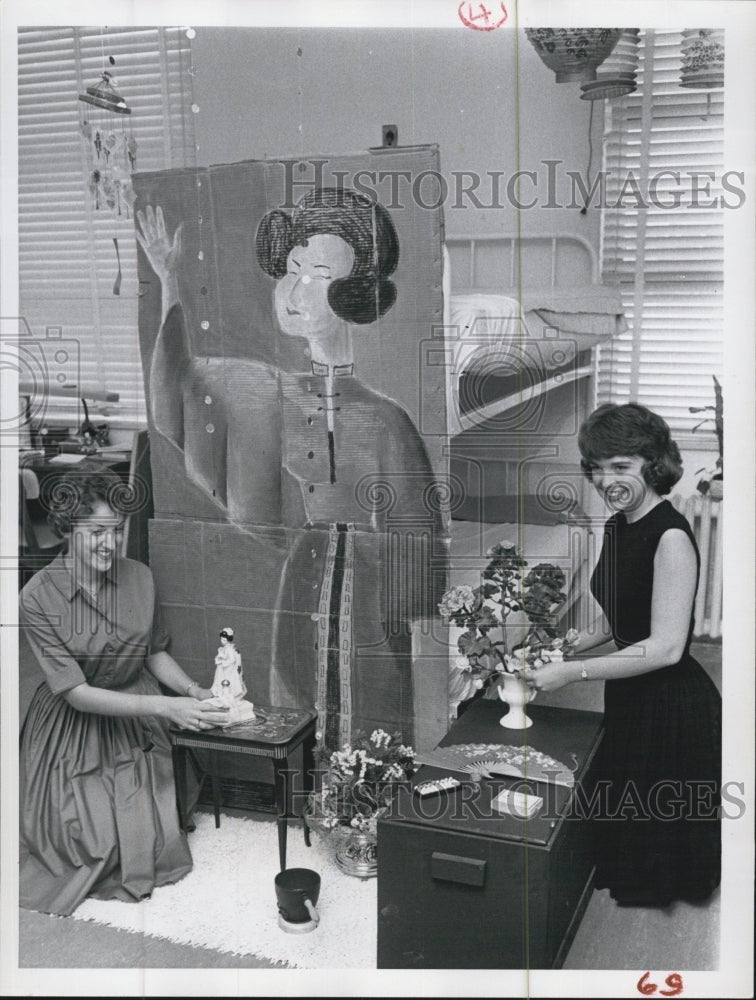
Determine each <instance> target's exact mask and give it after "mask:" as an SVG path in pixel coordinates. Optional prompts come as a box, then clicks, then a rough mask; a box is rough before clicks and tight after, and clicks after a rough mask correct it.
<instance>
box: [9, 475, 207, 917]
mask: <svg viewBox="0 0 756 1000" xmlns="http://www.w3.org/2000/svg"><path fill="white" fill-rule="evenodd" d="M123 491H124V485H123V483H122V482H121V480H120V479H119V477H118V476H116V475H115V474H114V473H111V472H103V471H102V470H101V468H97V469H96V470H92V469H89V468H87V466H86V465H85V464H84V463H83V464H82V465H81V466H79V467H78V468H77V469H76V471H75V472H71V473H69V474H68V475H67V476H65V477H63V478H62V480H61V481H60V482H59V483H57V484H56V487H55V489H54V490H53V491H52V497H51V507H52V512H51V515H50V517H51V521H52V522H53V524H54V526H55V527H56V529H57V530H58V531H59V533H60V534H61V535H62V536H63V537H64V538H66V539H67V541H68V550H67V552H66V553H64V554H63V555H60V556H59V557H58V558H57V559H55V560H54V561H53V562H52V563H50V565H49V566H46V567H45V568H44V569H43V570H41V571H40V572H39V573H37V574H36V576H34V577H32V579H31V580H30V581H29V583H28V584H27V585H26V586H25V587H24V589H23V590H22V592H21V595H20V599H19V612H20V624H21V628H22V635H23V638H24V640H25V643H26V645H27V648H28V649H29V650H30V651H31V654H32V657H33V660H34V661H35V663H36V666H37V667H38V668H39V669H40V670H41V671H42V674H43V675H44V678H45V679H44V683H42V684H41V685H40V686H39V688H38V689H37V691H36V693H35V695H34V697H33V699H32V702H31V705H30V706H29V711H28V713H27V716H26V720H25V722H24V725H23V729H22V733H21V751H20V769H21V773H20V804H21V835H20V896H19V898H20V902H21V905H22V906H24V907H27V908H28V909H34V910H42V911H44V912H47V913H57V914H61V915H66V914H70V913H71V912H73V910H74V909H75V908H76V907H77V906H78V905H79V903H80V902H82V900H84V899H85V898H86V897H87V896H96V897H98V898H100V899H125V900H138V899H142V898H144V897H146V896H149V894H150V893H151V891H152V889H153V888H154V886H156V885H163V884H165V883H168V882H176V881H178V879H180V878H182V877H183V876H184V875H185V874H186V873H187V872H189V871H190V870H191V867H192V859H191V856H190V854H189V848H188V845H187V842H186V837H185V835H184V834H183V833H182V832H181V831H180V830H179V824H178V817H177V813H176V803H175V791H174V783H173V771H172V765H171V749H170V742H169V739H168V732H167V724H168V723H174V724H175V725H178V726H182V727H185V728H190V729H195V730H198V729H205V728H210V727H211V726H213V725H216V724H218V723H220V722H222V721H223V720H224V717H225V712H224V711H223V710H219V709H217V708H214V707H210V706H209V705H208V704H207V703H208V701H209V699H210V698H211V697H212V693H211V692H210V691H205V690H203V689H201V688H199V687H198V686H197V685H195V684H193V682H192V680H191V678H189V677H188V676H187V675H186V674H185V673H184V671H183V670H182V669H181V668H180V667H179V665H178V664H177V663H176V661H175V660H173V658H172V657H171V656H170V655H169V654H168V652H167V648H168V644H169V637H168V635H167V633H166V632H165V630H164V629H163V627H162V624H161V621H160V616H159V612H158V604H157V599H156V594H155V587H154V584H153V582H152V575H151V573H150V571H149V569H148V568H147V567H146V566H144V565H143V564H142V563H138V562H133V561H132V560H129V559H122V558H120V556H119V555H118V540H119V536H120V533H121V531H122V528H123V520H124V515H123V511H122V509H121V508H122V501H123V500H125V499H126V498H125V497H124V492H123ZM158 681H160V682H161V683H162V684H164V685H165V686H167V687H168V688H170V689H171V690H173V691H175V692H177V693H180V694H182V695H185V697H179V698H172V697H166V696H164V695H163V694H161V692H160V689H159V687H158V683H157V682H158ZM190 695H192V696H191V697H190Z"/></svg>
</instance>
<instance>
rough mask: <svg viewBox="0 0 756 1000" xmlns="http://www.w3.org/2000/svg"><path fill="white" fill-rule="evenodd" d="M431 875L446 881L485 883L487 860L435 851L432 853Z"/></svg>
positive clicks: (471, 883) (467, 883)
mask: <svg viewBox="0 0 756 1000" xmlns="http://www.w3.org/2000/svg"><path fill="white" fill-rule="evenodd" d="M431 875H432V876H433V878H437V879H441V880H442V881H444V882H459V883H460V885H479V886H480V885H485V883H486V862H485V861H481V860H480V859H479V858H462V857H460V856H459V855H458V854H442V853H441V851H434V852H433V854H432V855H431Z"/></svg>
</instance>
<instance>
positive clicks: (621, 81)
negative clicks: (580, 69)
mask: <svg viewBox="0 0 756 1000" xmlns="http://www.w3.org/2000/svg"><path fill="white" fill-rule="evenodd" d="M639 43H640V28H625V29H624V30H623V32H622V34H621V35H620V38H619V41H618V42H617V44H616V45H615V46H614V49H613V50H612V52H611V53H610V54H609V55H608V56H607V58H606V60H605V61H604V62H603V63H602V64H601V69H600V70H599V72H598V73H597V74H596V79H595V81H594V82H593V83H584V84H583V85H582V86H581V88H580V89H581V90H582V94H581V95H580V99H581V101H598V100H607V99H610V98H612V97H623V96H624V95H625V94H632V92H633V91H634V90H635V89H636V86H637V84H636V80H635V75H636V73H637V72H638V45H639Z"/></svg>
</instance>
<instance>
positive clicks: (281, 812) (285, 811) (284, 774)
mask: <svg viewBox="0 0 756 1000" xmlns="http://www.w3.org/2000/svg"><path fill="white" fill-rule="evenodd" d="M288 767H289V761H288V759H287V758H284V759H283V760H274V761H273V773H274V775H275V790H276V805H277V806H278V820H277V822H278V859H279V862H280V864H281V871H284V869H285V868H286V832H287V830H286V821H287V820H288V818H289V816H291V782H290V781H289V774H288Z"/></svg>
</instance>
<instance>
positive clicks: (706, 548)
mask: <svg viewBox="0 0 756 1000" xmlns="http://www.w3.org/2000/svg"><path fill="white" fill-rule="evenodd" d="M672 503H673V504H674V506H675V507H676V508H677V509H678V510H679V511H680V512H681V513H682V514H684V515H685V517H686V518H687V520H688V523H689V524H690V526H691V528H692V529H693V534H694V536H695V539H696V542H697V544H698V550H699V552H700V553H701V573H700V577H699V582H698V593H697V595H696V606H695V619H696V624H695V634H696V636H707V637H708V638H710V639H718V638H720V636H721V635H722V504H721V503H720V502H719V501H717V500H712V499H711V497H709V496H701V495H700V494H698V493H696V494H694V495H693V496H690V497H681V496H679V495H675V496H674V497H672Z"/></svg>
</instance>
